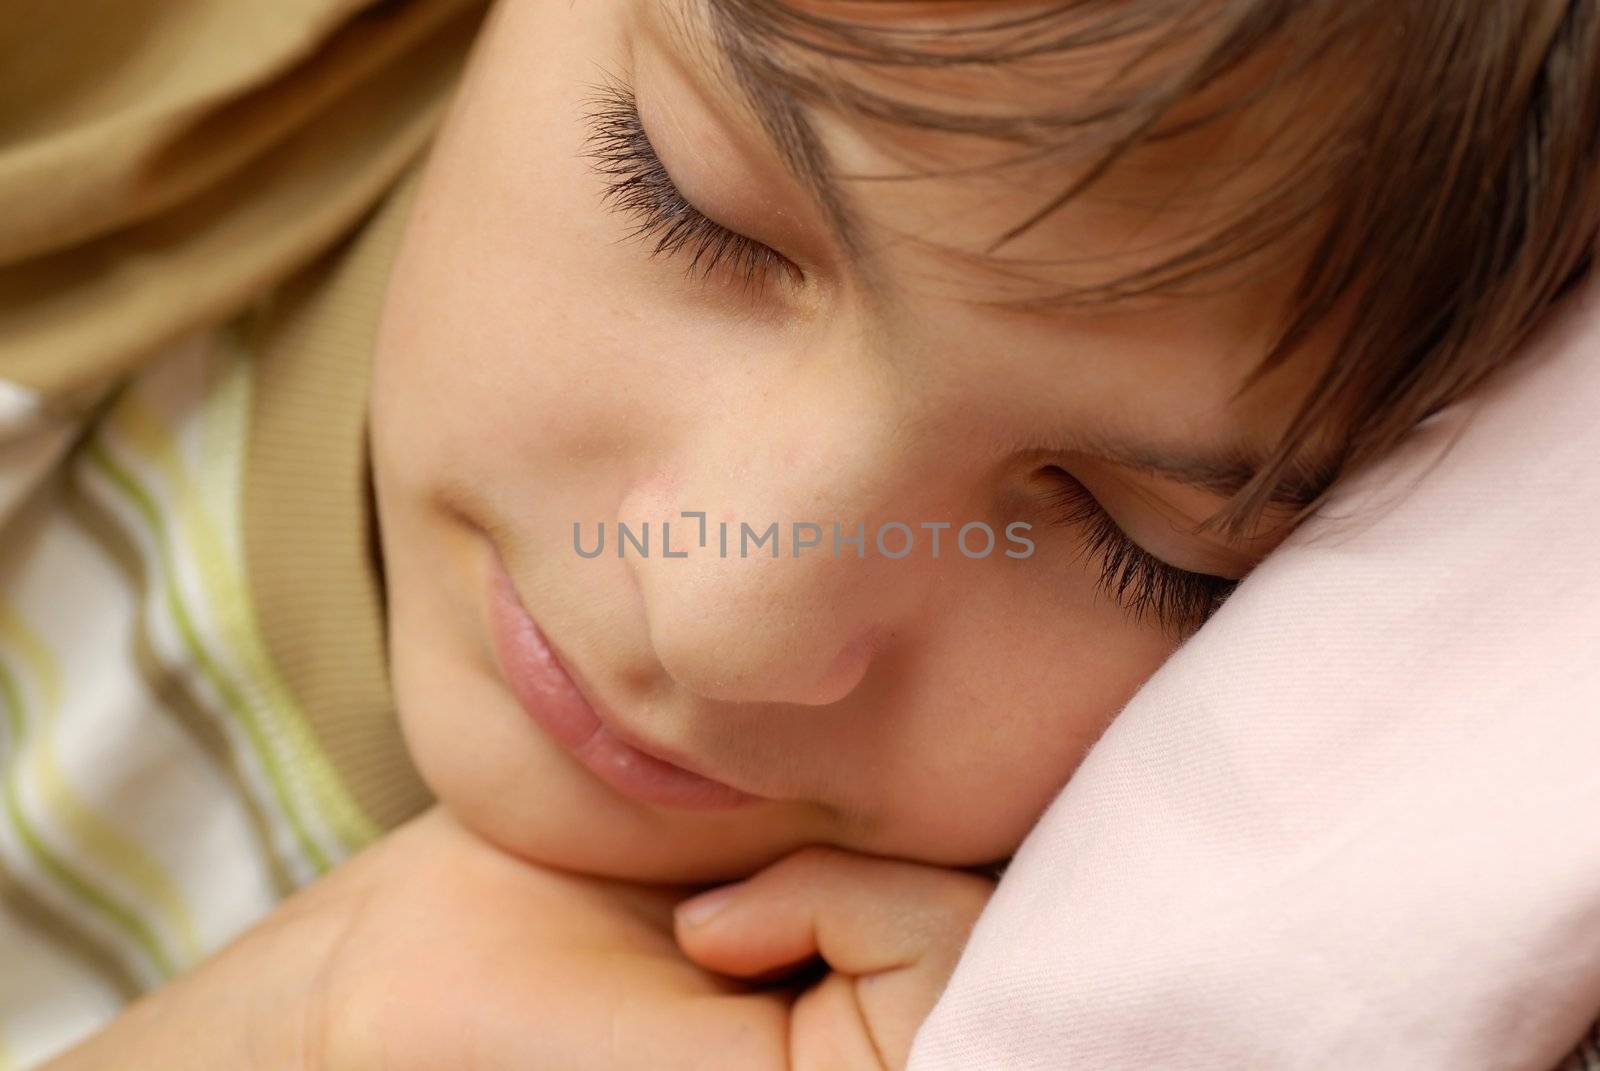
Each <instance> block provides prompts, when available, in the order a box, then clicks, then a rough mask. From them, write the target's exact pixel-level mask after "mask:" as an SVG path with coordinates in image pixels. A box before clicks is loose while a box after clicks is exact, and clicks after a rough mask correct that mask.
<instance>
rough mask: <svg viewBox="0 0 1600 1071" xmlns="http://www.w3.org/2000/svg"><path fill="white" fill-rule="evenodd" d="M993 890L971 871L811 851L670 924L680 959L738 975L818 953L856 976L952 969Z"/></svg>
mask: <svg viewBox="0 0 1600 1071" xmlns="http://www.w3.org/2000/svg"><path fill="white" fill-rule="evenodd" d="M993 888H994V885H993V882H991V881H990V880H988V879H987V878H984V877H980V876H979V875H976V874H971V873H968V872H966V871H957V870H950V869H947V868H944V867H937V866H926V865H922V864H918V863H908V862H904V861H901V860H892V859H883V858H880V857H876V856H869V855H862V854H860V853H857V852H850V851H845V850H843V849H838V848H826V847H820V846H818V847H809V848H804V849H801V850H800V851H798V852H796V853H794V854H793V855H790V856H787V857H786V858H784V859H782V860H780V861H779V862H777V863H775V864H773V865H772V866H770V867H768V868H767V869H765V870H763V871H761V872H760V873H758V874H756V875H755V876H754V877H752V878H749V879H748V880H746V881H743V882H739V883H737V884H734V885H725V886H722V887H721V888H718V889H714V890H712V891H711V892H709V893H704V894H702V895H701V896H698V897H695V898H693V899H691V900H687V901H684V902H683V903H682V904H680V905H679V906H678V910H677V911H676V913H675V917H674V923H675V926H674V928H675V932H676V935H677V938H678V944H679V947H680V948H682V950H683V952H684V955H686V956H687V957H688V958H689V959H691V960H693V961H694V962H695V963H697V964H699V965H700V966H702V967H704V968H706V969H708V970H712V971H717V972H719V973H721V974H728V975H733V976H735V977H743V978H750V977H755V976H759V975H762V974H766V973H768V972H771V971H774V970H776V969H779V968H783V967H788V966H792V965H794V964H796V963H800V962H803V961H805V960H807V959H809V958H810V957H812V956H816V955H820V956H821V957H822V958H823V959H824V960H826V961H827V963H828V965H829V967H831V968H832V969H833V970H835V971H841V972H844V973H846V974H852V975H870V974H877V973H880V972H884V971H893V970H898V969H901V968H907V967H911V966H913V965H914V964H917V963H918V962H920V961H924V960H929V959H932V960H934V961H937V963H939V964H940V965H953V964H954V960H955V957H956V956H957V955H959V953H960V949H961V946H962V945H964V944H965V943H966V938H967V934H968V933H969V932H970V930H971V928H972V924H973V923H974V922H975V921H976V919H977V916H978V913H979V912H980V911H981V910H982V909H983V905H984V904H985V903H986V902H987V900H988V898H989V894H990V892H992V890H993Z"/></svg>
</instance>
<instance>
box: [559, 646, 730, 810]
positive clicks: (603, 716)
mask: <svg viewBox="0 0 1600 1071" xmlns="http://www.w3.org/2000/svg"><path fill="white" fill-rule="evenodd" d="M545 642H546V643H550V647H551V650H553V651H555V655H556V658H557V660H559V661H560V663H561V666H562V668H563V669H565V670H566V671H567V678H568V679H569V680H571V681H572V686H573V687H574V688H575V689H577V691H578V694H579V695H581V696H583V700H584V702H586V703H588V704H589V709H590V710H592V711H594V715H595V717H596V718H597V719H598V720H599V722H600V725H601V726H602V727H603V728H604V729H605V730H606V732H608V733H610V734H611V735H612V736H614V737H616V738H617V739H618V740H620V741H621V742H622V743H624V744H626V745H628V746H629V747H631V748H633V749H634V750H635V751H638V752H641V753H642V754H645V755H648V756H650V757H651V758H653V759H658V760H660V761H661V762H665V763H668V764H670V765H673V766H676V767H678V769H680V770H684V771H686V772H688V773H692V774H694V775H695V776H696V777H703V778H705V779H706V780H707V781H716V782H717V783H718V784H726V782H724V781H722V779H721V778H718V777H713V776H712V775H710V774H708V773H705V772H703V771H701V770H699V769H696V768H695V766H694V764H693V763H692V762H690V761H687V760H685V759H683V758H682V757H681V756H680V755H678V754H677V753H676V752H674V751H673V750H671V749H670V748H664V747H661V746H659V745H657V744H654V743H651V742H650V741H647V740H644V739H642V738H641V737H639V736H637V735H635V734H634V732H633V730H631V729H628V728H626V727H625V726H623V725H622V724H620V723H619V722H618V721H617V717H616V714H615V713H614V712H613V711H612V709H611V708H610V707H609V706H607V705H606V704H604V703H601V702H599V701H598V700H597V699H596V698H595V694H594V689H593V688H591V687H590V686H589V683H588V681H587V680H585V679H584V676H583V673H582V671H581V670H579V669H578V668H577V667H576V666H575V665H574V664H573V663H572V661H571V660H570V659H569V658H568V656H567V655H566V654H565V653H563V652H562V651H560V650H557V649H556V647H555V644H554V643H551V642H550V639H549V637H548V636H546V637H545ZM728 787H729V788H733V787H735V786H732V785H729V786H728ZM740 791H743V790H742V789H741V790H740Z"/></svg>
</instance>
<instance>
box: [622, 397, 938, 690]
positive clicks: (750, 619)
mask: <svg viewBox="0 0 1600 1071" xmlns="http://www.w3.org/2000/svg"><path fill="white" fill-rule="evenodd" d="M789 387H790V389H788V390H785V391H783V392H777V391H768V392H765V396H766V397H777V398H781V401H780V402H778V403H777V404H767V403H766V402H764V401H752V403H751V404H750V405H739V406H734V407H730V408H729V409H728V411H727V412H726V413H725V415H724V416H723V417H717V418H710V419H706V418H705V417H704V415H703V414H704V411H702V418H701V419H700V420H698V421H696V422H695V425H694V427H693V428H692V430H689V431H687V432H685V433H684V434H682V435H680V436H678V437H677V442H675V443H674V444H673V449H672V450H671V451H670V460H669V461H668V464H667V466H666V467H665V469H664V470H663V471H661V472H659V473H658V474H657V475H656V476H655V477H654V478H651V479H649V480H646V481H642V482H640V483H639V484H637V485H636V486H634V487H633V488H631V489H630V491H629V493H628V495H627V496H626V497H625V499H624V501H623V503H622V507H621V509H620V510H619V521H622V522H623V523H626V524H629V527H630V528H632V529H633V531H634V532H635V533H636V534H637V533H638V532H639V531H640V530H641V524H642V522H645V521H649V522H651V524H650V531H651V535H652V537H653V538H654V540H655V543H654V544H653V545H650V546H649V547H648V550H649V553H648V555H641V554H639V553H637V548H636V547H635V546H634V545H633V544H631V543H630V544H628V545H627V546H626V548H625V550H624V556H625V557H627V558H628V559H629V565H630V568H631V570H632V573H633V575H634V577H635V578H636V581H637V583H638V586H639V589H640V592H641V594H642V599H643V605H644V610H645V614H646V617H647V619H648V626H649V634H650V638H651V641H652V644H653V646H654V650H655V654H656V657H657V659H658V660H659V661H660V663H661V665H662V667H663V668H664V669H665V671H666V672H667V673H668V674H669V675H670V676H671V677H672V678H673V679H674V681H675V682H676V683H677V684H679V685H680V686H681V687H683V688H685V689H687V690H689V691H691V692H693V693H695V694H697V695H700V696H703V697H705V698H708V699H717V700H723V701H738V702H770V703H792V704H803V705H826V704H830V703H835V702H838V701H839V700H841V699H843V698H844V697H846V696H848V695H849V694H850V693H851V692H853V691H854V690H855V689H856V688H857V687H858V686H859V685H860V683H861V681H862V680H863V678H864V677H865V676H866V675H867V673H868V671H869V669H870V668H871V667H872V665H873V664H874V662H875V659H876V657H877V656H878V654H879V652H880V651H881V650H882V649H883V648H884V646H885V645H886V644H887V643H888V641H889V640H890V639H891V638H892V637H893V636H895V635H896V634H897V633H900V632H902V629H903V626H904V624H905V623H906V622H907V621H909V620H910V619H912V618H913V617H914V615H915V614H916V612H917V606H918V603H919V602H920V601H921V600H922V598H923V597H924V595H923V593H924V592H925V591H926V590H927V587H928V583H927V582H928V579H929V578H928V577H927V575H926V571H927V569H928V568H929V565H930V564H932V565H937V564H938V563H937V562H932V561H931V559H929V558H928V556H927V554H926V552H925V550H924V548H922V547H920V546H917V547H914V548H913V550H912V552H911V553H909V554H905V555H904V556H903V557H893V556H889V555H898V554H900V553H901V552H902V550H903V549H904V547H905V545H906V534H905V532H903V531H900V530H898V529H895V530H890V529H883V527H882V526H883V525H885V524H887V523H888V522H899V523H901V524H904V525H906V526H907V527H908V528H909V529H910V530H911V532H912V533H913V534H914V535H919V536H922V537H926V536H927V534H928V533H927V532H926V531H923V530H920V529H919V527H918V525H919V523H920V522H921V521H922V520H923V518H922V517H920V516H918V513H919V512H920V510H921V508H922V507H921V506H919V503H923V502H925V501H926V500H927V499H928V497H929V496H928V495H927V494H925V493H923V491H922V490H921V489H920V488H922V487H925V486H927V485H928V483H929V481H927V480H925V479H919V478H918V477H917V475H916V473H915V471H914V470H915V469H916V467H917V466H916V465H915V463H914V462H913V461H912V459H911V450H910V448H909V444H908V442H907V440H906V438H905V436H904V435H903V434H897V433H896V430H895V429H896V428H899V427H902V424H901V422H900V421H899V420H898V419H897V418H896V417H895V415H894V413H893V404H892V402H889V401H887V400H885V399H882V398H881V397H879V396H875V395H874V394H873V393H872V392H871V391H847V390H840V389H838V387H837V386H835V387H834V388H833V389H818V390H813V391H811V392H809V393H808V392H806V391H805V390H804V389H797V388H795V387H794V385H793V384H790V385H789ZM746 397H747V398H749V396H746ZM663 525H665V528H664V529H663ZM880 529H881V530H882V531H883V546H884V548H885V549H886V550H887V551H888V554H887V555H886V554H884V553H880V549H879V545H878V538H877V537H878V535H879V532H880ZM663 534H666V535H668V536H669V537H670V539H669V541H668V542H670V546H664V545H663V540H662V536H663ZM919 542H920V541H919ZM668 552H670V553H671V554H673V555H683V556H682V557H677V556H673V557H669V556H668Z"/></svg>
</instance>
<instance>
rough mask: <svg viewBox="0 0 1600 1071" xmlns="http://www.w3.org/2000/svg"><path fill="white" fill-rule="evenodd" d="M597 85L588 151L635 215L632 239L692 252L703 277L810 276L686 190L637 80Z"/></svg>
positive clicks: (611, 197)
mask: <svg viewBox="0 0 1600 1071" xmlns="http://www.w3.org/2000/svg"><path fill="white" fill-rule="evenodd" d="M592 88H593V91H594V95H593V97H592V98H591V99H590V101H589V109H588V112H587V118H588V121H589V124H590V134H589V150H588V153H587V155H588V157H589V159H590V160H591V161H592V162H593V164H594V167H595V170H596V171H597V172H598V173H599V174H600V176H601V177H602V178H603V179H604V180H605V193H604V199H605V202H606V204H607V205H609V206H610V207H612V208H614V209H616V210H617V211H619V212H621V213H622V214H624V215H625V216H628V217H630V218H632V219H633V221H634V229H633V230H632V231H631V232H630V233H629V235H628V237H629V238H633V239H642V240H645V241H648V242H650V243H651V246H652V248H651V251H650V255H651V256H653V257H681V258H684V260H685V268H686V270H687V271H688V273H689V274H690V275H693V276H695V277H697V278H700V279H706V278H709V277H711V276H712V275H719V276H722V277H725V278H727V279H728V280H730V281H731V282H733V283H735V284H737V285H739V286H740V287H742V288H745V289H758V288H760V287H762V286H764V285H766V284H767V283H769V282H771V281H772V280H773V279H774V278H780V277H781V278H784V279H787V280H789V281H791V282H796V283H798V282H804V280H805V276H804V273H802V272H801V271H800V269H799V268H798V267H797V266H796V265H795V264H794V263H793V262H792V261H790V260H789V259H788V258H787V257H785V256H784V255H783V254H782V253H779V252H778V251H776V250H775V249H773V248H771V247H770V246H768V245H765V244H763V243H761V242H758V241H756V240H755V239H754V238H750V237H747V236H745V235H743V234H740V233H738V232H737V231H734V230H732V229H730V228H728V227H725V226H723V225H722V224H720V223H718V222H716V221H715V220H713V219H711V218H709V217H708V216H706V214H705V213H703V212H701V211H700V210H699V209H698V208H696V207H695V206H694V205H692V204H690V203H689V201H688V199H687V198H685V197H684V196H683V194H682V193H680V192H679V190H678V187H677V185H676V184H675V183H674V182H673V181H672V176H671V175H669V174H668V173H667V169H666V167H665V166H664V165H663V164H662V162H661V158H660V157H659V156H658V155H657V154H656V150H655V146H654V145H652V144H651V143H650V138H649V135H648V134H647V133H646V132H645V129H644V123H643V121H642V120H641V119H640V117H639V106H638V101H637V99H636V98H635V97H634V94H633V90H632V89H631V88H630V87H628V86H627V85H626V84H625V83H622V82H620V81H616V80H608V81H607V82H605V83H604V84H601V85H598V86H594V87H592Z"/></svg>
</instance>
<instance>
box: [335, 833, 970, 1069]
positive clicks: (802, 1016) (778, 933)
mask: <svg viewBox="0 0 1600 1071" xmlns="http://www.w3.org/2000/svg"><path fill="white" fill-rule="evenodd" d="M379 852H380V853H383V855H384V856H385V858H382V859H380V860H379V862H381V863H382V865H381V866H380V867H374V868H373V874H372V880H370V881H369V882H368V887H369V889H370V892H369V894H368V898H367V901H366V905H365V907H364V909H363V910H362V911H361V913H360V914H359V915H358V916H357V917H356V918H355V920H354V921H353V923H352V925H351V926H350V928H349V930H348V932H347V933H346V935H345V937H344V939H343V940H342V941H341V942H340V943H339V944H338V945H337V946H336V947H335V949H334V951H333V953H332V955H331V956H330V957H329V958H328V963H327V965H326V967H325V969H324V970H323V972H322V977H321V981H320V982H319V983H318V985H317V986H316V988H315V990H314V993H313V997H312V1006H313V1011H312V1015H311V1019H312V1021H313V1023H314V1024H319V1025H313V1027H312V1028H311V1029H310V1031H309V1032H308V1033H309V1036H310V1037H311V1038H313V1040H314V1044H313V1049H314V1052H313V1054H312V1059H311V1060H310V1061H309V1063H310V1065H311V1066H312V1067H315V1068H318V1069H319V1071H320V1069H321V1068H328V1069H330V1071H368V1069H373V1071H377V1069H383V1071H434V1069H437V1068H443V1067H450V1068H462V1069H469V1068H472V1069H476V1068H495V1069H500V1068H504V1069H508V1071H509V1069H519V1071H520V1069H523V1068H530V1069H551V1071H676V1069H683V1071H687V1069H689V1068H694V1069H697V1071H858V1069H859V1071H880V1069H885V1068H900V1067H903V1066H904V1064H905V1060H906V1056H907V1054H908V1052H909V1049H910V1044H911V1038H912V1036H913V1034H914V1033H915V1032H916V1029H917V1026H918V1025H919V1024H920V1023H921V1021H922V1019H923V1017H925V1016H926V1015H927V1013H928V1012H929V1011H930V1010H931V1009H932V1007H933V1004H934V1001H935V1000H936V999H937V998H938V995H939V992H940V990H941V989H942V988H943V987H944V984H945V982H946V980H947V978H948V976H949V974H950V971H951V970H952V968H953V967H954V965H955V961H956V958H957V956H958V955H959V953H960V950H961V947H962V944H963V943H964V941H965V939H966V936H967V933H968V931H969V930H970V928H971V926H972V923H973V921H974V920H975V918H976V917H977V914H978V912H979V911H980V910H981V909H982V907H983V905H984V903H985V901H986V900H987V899H988V896H989V893H990V891H991V890H992V887H993V883H992V882H991V881H989V880H988V879H987V878H982V877H979V876H977V875H974V874H969V873H965V872H961V871H951V870H946V869H944V868H939V867H929V866H919V865H916V864H911V863H904V862H899V861H893V860H887V859H880V858H876V857H872V856H865V855H859V854H856V853H852V852H846V851H842V850H837V849H826V848H807V849H804V850H802V851H800V852H797V853H795V854H794V855H791V856H789V857H787V858H784V859H782V860H780V861H779V862H777V863H775V864H773V865H772V866H770V867H768V868H767V869H766V870H763V871H761V872H760V873H758V874H756V875H755V876H754V877H752V878H750V879H748V880H747V881H745V882H741V883H739V884H738V885H736V886H733V887H724V889H723V890H716V891H715V892H717V893H723V894H724V895H726V896H727V897H728V899H726V900H725V901H724V903H723V905H722V908H721V910H719V911H717V912H716V913H715V914H714V915H712V916H710V917H709V918H706V919H705V920H704V921H703V922H701V923H699V924H693V923H692V922H691V921H690V916H691V915H692V914H693V912H692V911H690V910H689V909H687V908H686V909H685V911H684V912H683V913H682V914H678V915H677V916H676V917H675V912H674V907H675V906H676V905H678V904H679V903H680V902H681V901H682V900H683V890H682V889H681V888H676V889H674V888H663V887H646V886H639V885H632V884H627V883H622V882H615V881H607V880H603V879H596V878H590V877H586V876H583V875H578V874H569V873H564V872H560V871H554V870H550V869H546V868H542V867H538V866H533V865H530V864H528V863H526V862H523V861H520V860H516V859H512V858H510V857H508V856H505V855H503V854H501V853H500V852H499V851H498V850H496V849H494V848H492V847H490V846H488V845H486V844H484V843H483V842H481V841H479V840H478V839H477V838H476V837H475V836H473V835H472V834H470V833H468V832H466V831H465V830H463V829H461V828H460V827H459V826H457V825H456V824H455V823H454V822H453V821H451V820H449V819H448V817H446V816H444V815H443V814H442V813H440V812H434V813H433V814H430V815H428V816H425V817H424V818H422V819H420V820H419V821H417V822H413V823H410V824H409V826H408V827H406V828H403V829H402V830H400V831H398V833H397V834H396V835H394V836H392V837H391V838H389V840H388V841H387V842H386V843H385V844H383V845H381V846H380V847H379ZM698 902H699V903H704V901H698ZM675 933H676V941H675V940H674V934H675ZM680 945H681V948H680ZM817 954H820V955H821V957H822V958H823V959H824V960H825V961H826V963H827V966H828V967H829V968H830V970H829V972H828V973H827V974H826V975H825V976H824V977H823V978H822V979H821V981H820V982H817V983H816V984H815V985H812V986H810V987H806V988H804V989H801V987H799V986H797V985H787V986H771V985H767V986H752V985H749V984H746V983H745V982H743V981H734V980H730V979H729V978H728V977H727V976H728V975H733V976H736V977H738V978H740V979H761V980H765V979H766V978H767V977H768V976H770V975H771V974H773V973H774V972H775V971H776V970H779V969H782V968H787V967H792V966H794V965H797V964H801V963H804V962H805V961H807V960H808V959H810V958H811V957H812V956H814V955H817ZM686 956H687V957H688V958H686ZM713 972H716V973H713Z"/></svg>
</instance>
